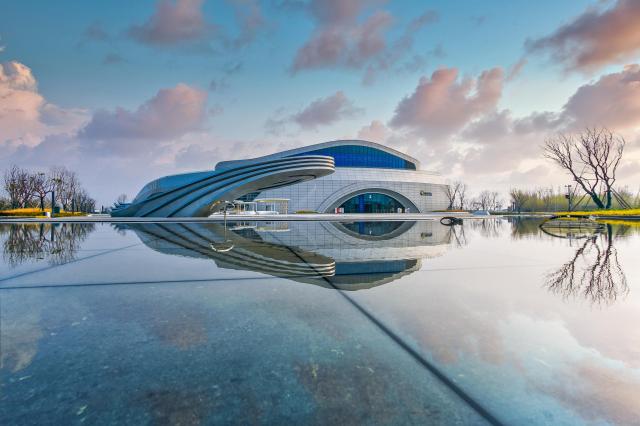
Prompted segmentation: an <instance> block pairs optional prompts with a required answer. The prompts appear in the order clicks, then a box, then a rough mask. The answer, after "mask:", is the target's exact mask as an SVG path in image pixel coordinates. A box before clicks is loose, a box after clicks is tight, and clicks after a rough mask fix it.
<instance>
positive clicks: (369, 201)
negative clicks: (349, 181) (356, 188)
mask: <svg viewBox="0 0 640 426" xmlns="http://www.w3.org/2000/svg"><path fill="white" fill-rule="evenodd" d="M339 207H340V208H341V209H344V212H345V213H397V212H398V211H401V212H404V210H405V208H406V207H405V206H404V205H403V204H402V203H400V202H399V201H398V200H396V199H395V198H393V197H391V196H390V195H387V194H381V193H377V192H365V193H362V194H358V195H355V196H353V197H351V198H349V199H348V200H345V201H344V202H343V203H342V204H341V205H340V206H339Z"/></svg>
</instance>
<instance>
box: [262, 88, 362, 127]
mask: <svg viewBox="0 0 640 426" xmlns="http://www.w3.org/2000/svg"><path fill="white" fill-rule="evenodd" d="M361 112H362V109H361V108H357V107H356V106H354V104H353V102H352V101H351V100H350V99H349V98H347V96H346V95H345V94H344V92H342V91H337V92H336V93H334V94H332V95H330V96H327V97H325V98H318V99H316V100H314V101H312V102H311V103H310V104H309V105H307V106H306V107H304V108H303V109H301V110H300V111H298V112H297V113H295V114H286V113H285V110H284V108H279V109H278V110H277V111H275V113H274V114H273V115H272V116H271V117H270V118H269V119H267V122H266V123H265V128H266V129H267V132H268V133H270V134H272V135H277V136H280V135H282V134H283V133H285V131H286V130H287V125H288V124H290V123H295V124H297V125H298V127H299V128H300V129H303V130H315V129H316V128H317V127H320V126H327V125H330V124H333V123H335V122H337V121H340V120H342V119H345V118H350V117H354V116H356V115H358V114H360V113H361ZM289 136H292V135H289Z"/></svg>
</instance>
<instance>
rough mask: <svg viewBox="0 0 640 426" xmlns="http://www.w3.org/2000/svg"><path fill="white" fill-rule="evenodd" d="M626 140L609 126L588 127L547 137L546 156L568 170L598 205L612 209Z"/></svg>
mask: <svg viewBox="0 0 640 426" xmlns="http://www.w3.org/2000/svg"><path fill="white" fill-rule="evenodd" d="M625 143H626V142H625V140H624V138H622V137H621V136H615V135H614V134H613V133H612V132H610V131H609V130H607V129H604V128H603V129H586V130H585V131H584V132H582V133H581V134H579V135H577V136H574V135H565V134H559V135H558V136H556V137H554V138H550V139H547V140H546V141H545V145H544V156H545V157H546V158H548V159H550V160H552V161H554V162H555V163H557V164H558V165H559V166H560V167H562V168H563V169H565V170H566V171H567V172H568V173H569V174H570V175H571V176H572V178H573V180H574V181H575V182H576V183H577V184H578V185H579V186H580V188H582V190H583V191H584V192H586V193H587V194H588V195H589V196H590V197H591V199H592V200H593V202H594V203H595V205H596V206H597V207H599V208H607V209H608V208H611V202H612V192H613V185H614V183H615V181H616V171H617V169H618V165H619V164H620V160H621V159H622V153H623V152H624V146H625ZM603 190H604V195H602V196H601V195H600V193H601V191H603Z"/></svg>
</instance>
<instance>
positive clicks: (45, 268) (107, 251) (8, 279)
mask: <svg viewBox="0 0 640 426" xmlns="http://www.w3.org/2000/svg"><path fill="white" fill-rule="evenodd" d="M143 244H144V243H143V242H142V241H140V242H138V243H135V244H131V245H128V246H123V247H117V248H114V249H108V250H104V251H101V252H100V253H95V254H91V255H88V256H84V257H80V258H76V259H72V260H70V261H68V262H64V263H60V264H56V265H48V266H46V267H43V268H39V269H34V270H31V271H25V272H21V273H19V274H16V275H12V276H8V277H0V283H2V282H6V281H11V280H14V279H17V278H21V277H24V276H27V275H31V274H37V273H40V272H44V271H48V270H50V269H55V268H59V267H61V266H65V265H69V264H72V263H77V262H82V261H83V260H89V259H93V258H96V257H99V256H104V255H107V254H110V253H115V252H118V251H122V250H126V249H128V248H131V247H137V246H140V245H143ZM0 288H2V287H0Z"/></svg>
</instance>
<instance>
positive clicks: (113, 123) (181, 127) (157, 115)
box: [79, 83, 207, 140]
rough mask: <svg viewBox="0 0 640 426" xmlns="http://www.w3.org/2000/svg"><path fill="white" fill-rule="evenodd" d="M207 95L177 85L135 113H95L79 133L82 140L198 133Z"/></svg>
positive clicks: (160, 93) (146, 103)
mask: <svg viewBox="0 0 640 426" xmlns="http://www.w3.org/2000/svg"><path fill="white" fill-rule="evenodd" d="M206 102H207V92H206V91H202V90H199V89H195V88H193V87H190V86H187V85H186V84H182V83H181V84H178V85H177V86H175V87H173V88H170V89H161V90H160V91H158V93H157V94H156V95H155V96H154V97H153V98H151V99H149V100H148V101H146V102H145V103H143V104H142V105H141V106H140V107H138V109H137V110H135V111H128V110H126V109H124V108H116V109H115V110H114V111H107V110H99V111H96V112H95V113H94V115H93V117H92V118H91V121H90V122H89V123H88V124H87V125H86V126H85V127H84V128H83V129H82V130H81V131H80V133H79V137H80V138H82V139H89V140H91V139H94V140H105V139H107V140H108V139H156V140H167V139H172V138H176V137H180V136H182V135H184V134H186V133H188V132H191V131H196V130H199V129H200V128H201V126H202V123H203V120H204V117H205V114H206Z"/></svg>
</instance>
